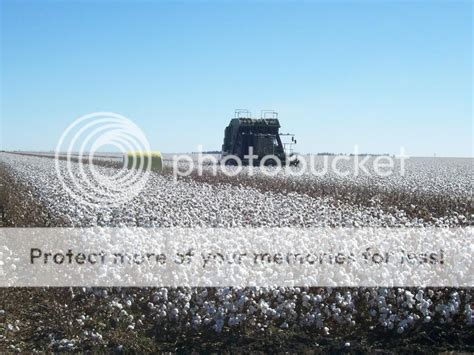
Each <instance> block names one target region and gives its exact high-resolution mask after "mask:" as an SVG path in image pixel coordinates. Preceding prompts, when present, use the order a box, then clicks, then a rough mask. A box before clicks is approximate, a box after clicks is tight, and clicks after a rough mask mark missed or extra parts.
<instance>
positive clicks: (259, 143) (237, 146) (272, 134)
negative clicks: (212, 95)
mask: <svg viewBox="0 0 474 355" xmlns="http://www.w3.org/2000/svg"><path fill="white" fill-rule="evenodd" d="M279 129H280V122H279V120H278V113H277V112H275V111H272V110H263V111H262V114H261V118H260V119H254V118H251V113H250V112H249V111H248V110H240V109H239V110H235V116H234V118H233V119H231V121H230V123H229V125H228V126H227V127H226V128H225V132H224V144H223V145H222V158H223V159H224V158H225V157H226V156H228V155H233V156H237V157H238V158H239V159H240V160H241V161H242V163H243V164H244V165H248V164H249V159H248V158H246V157H245V156H247V157H248V155H249V148H250V147H253V155H254V156H257V157H256V158H254V160H253V164H254V165H260V163H261V162H262V160H265V161H264V165H276V163H277V162H276V160H275V159H274V158H272V157H277V158H278V159H279V160H280V161H281V163H282V165H285V164H286V159H287V158H288V157H292V156H293V155H294V153H293V145H294V144H296V140H295V137H294V134H290V133H287V134H281V133H279ZM281 136H290V137H291V142H289V143H283V142H282V139H281ZM264 157H267V158H265V159H264ZM233 163H234V164H235V161H234V160H231V159H229V160H228V161H226V164H233ZM290 164H291V165H297V164H298V160H297V159H294V158H292V159H291V161H290Z"/></svg>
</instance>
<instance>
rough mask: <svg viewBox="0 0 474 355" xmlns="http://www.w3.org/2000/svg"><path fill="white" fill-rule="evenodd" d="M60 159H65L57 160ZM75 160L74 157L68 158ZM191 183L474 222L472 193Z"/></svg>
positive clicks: (249, 181) (252, 181)
mask: <svg viewBox="0 0 474 355" xmlns="http://www.w3.org/2000/svg"><path fill="white" fill-rule="evenodd" d="M10 154H21V155H28V156H36V157H41V158H53V159H54V158H55V157H54V156H44V155H39V154H30V153H10ZM59 159H60V160H66V158H65V157H60V158H59ZM71 160H72V161H76V162H77V161H78V159H77V158H71ZM82 161H83V163H86V164H89V163H90V162H89V160H88V159H83V160H82ZM93 164H96V165H99V166H103V167H109V168H116V169H120V168H122V163H120V162H118V161H104V160H99V159H95V160H93ZM162 175H164V176H168V177H170V176H172V175H173V170H172V168H171V167H169V166H166V165H165V167H164V169H163V171H162ZM189 180H193V181H196V182H200V183H205V184H210V185H217V186H219V185H230V186H239V187H240V186H245V187H251V188H254V189H256V190H258V191H261V192H278V193H281V194H284V195H288V194H291V193H298V194H302V195H306V196H309V197H313V198H330V199H332V200H333V204H334V205H336V206H337V205H345V204H349V205H355V206H363V207H376V208H377V209H381V210H383V211H384V212H387V213H393V212H397V210H398V211H401V210H402V211H404V212H405V213H406V214H407V216H408V217H410V218H419V219H421V220H423V221H425V222H433V221H434V219H436V218H440V217H456V216H459V215H463V216H465V217H466V218H465V219H464V220H462V221H460V222H459V225H460V226H463V225H472V224H474V221H473V220H472V219H471V216H472V215H474V201H473V199H472V194H470V195H469V196H465V197H460V196H450V195H449V194H439V193H428V192H425V191H405V190H403V189H399V190H390V189H389V190H387V189H385V188H383V187H379V186H371V185H367V186H365V185H355V184H351V183H349V184H344V183H342V182H331V181H328V182H318V183H311V182H308V181H299V180H295V179H283V178H268V177H265V176H259V175H257V176H249V175H245V174H238V175H237V176H228V175H226V174H223V173H222V172H217V174H214V173H212V172H210V171H206V170H205V169H204V170H203V172H202V173H198V172H197V171H196V170H194V171H193V172H192V173H191V174H190V175H189V176H185V177H179V181H189Z"/></svg>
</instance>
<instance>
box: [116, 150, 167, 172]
mask: <svg viewBox="0 0 474 355" xmlns="http://www.w3.org/2000/svg"><path fill="white" fill-rule="evenodd" d="M124 165H125V166H127V168H128V169H133V168H135V169H140V167H142V169H148V168H150V170H152V171H161V170H163V159H162V157H161V153H160V152H128V153H127V154H126V155H124Z"/></svg>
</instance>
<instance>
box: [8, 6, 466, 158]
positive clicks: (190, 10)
mask: <svg viewBox="0 0 474 355" xmlns="http://www.w3.org/2000/svg"><path fill="white" fill-rule="evenodd" d="M1 4H2V5H1V12H2V14H1V31H2V38H1V51H2V53H1V60H2V61H1V65H0V66H1V89H2V91H1V99H2V102H1V123H2V132H1V133H2V134H1V147H2V149H24V150H50V149H54V148H55V146H56V143H57V141H58V139H59V137H60V135H61V133H62V132H63V130H64V129H65V128H66V127H67V126H68V125H69V123H71V122H72V121H73V120H74V119H75V118H77V117H79V116H81V115H84V114H87V113H90V112H94V111H113V112H117V113H120V114H122V115H125V116H127V117H129V118H131V119H132V120H134V121H135V122H136V123H137V124H138V125H139V126H140V127H141V128H142V129H143V130H144V131H145V133H146V134H147V137H148V139H149V141H150V142H151V145H152V148H153V149H158V150H161V151H164V152H186V151H195V150H197V148H196V147H197V145H199V144H202V145H203V146H204V149H207V150H211V149H220V147H221V144H222V139H223V131H224V128H225V126H226V125H227V124H228V122H229V119H230V118H231V117H232V116H233V111H234V109H235V108H248V109H250V110H251V111H252V112H253V113H254V115H255V116H258V115H259V112H260V110H261V109H275V110H276V111H278V112H279V114H280V120H281V124H282V126H283V129H282V130H283V131H285V132H292V133H295V134H296V135H297V139H298V149H297V150H298V151H300V152H305V153H306V152H322V151H328V152H351V151H352V150H353V146H354V144H358V145H359V150H360V151H364V152H372V153H385V152H387V153H397V152H398V151H399V147H400V146H404V147H405V150H406V152H407V153H408V154H409V155H418V156H423V155H424V156H432V155H433V154H434V153H436V154H437V155H438V156H472V135H473V128H472V30H473V27H472V4H471V2H467V1H466V2H448V1H434V2H428V1H418V2H411V1H405V2H387V1H381V2H375V1H359V2H358V1H344V2H342V1H336V2H329V1H327V2H323V1H314V2H311V1H305V2H298V1H264V2H250V1H246V2H239V1H225V2H217V1H199V2H192V1H185V2H164V1H141V2H140V1H120V2H118V1H75V2H74V1H11V0H3V1H1Z"/></svg>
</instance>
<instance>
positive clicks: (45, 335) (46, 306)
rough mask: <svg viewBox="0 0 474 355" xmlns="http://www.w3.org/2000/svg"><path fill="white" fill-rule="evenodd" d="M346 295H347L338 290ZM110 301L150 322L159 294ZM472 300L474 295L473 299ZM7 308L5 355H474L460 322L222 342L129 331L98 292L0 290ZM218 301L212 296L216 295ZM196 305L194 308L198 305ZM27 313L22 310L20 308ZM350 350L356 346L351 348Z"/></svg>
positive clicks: (297, 331) (228, 336)
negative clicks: (58, 354) (43, 354)
mask: <svg viewBox="0 0 474 355" xmlns="http://www.w3.org/2000/svg"><path fill="white" fill-rule="evenodd" d="M336 290H339V291H341V292H343V291H344V289H336ZM109 291H111V294H110V297H113V296H114V295H115V296H120V294H121V293H132V292H133V293H134V294H136V295H137V297H140V298H139V299H138V301H137V302H135V303H134V305H133V306H132V308H131V309H127V311H128V312H129V314H133V315H134V316H135V317H139V316H141V315H142V314H147V312H148V309H147V306H146V305H147V302H148V301H149V298H150V295H151V293H152V291H153V289H109ZM471 292H472V291H471ZM0 296H1V297H0V299H1V300H2V301H1V303H0V306H1V307H2V309H3V310H5V314H4V315H3V316H0V330H5V328H6V325H7V324H16V323H15V322H16V321H17V320H19V323H18V324H19V328H20V329H19V330H18V331H17V332H15V333H11V332H6V331H5V332H4V334H5V335H6V336H5V338H2V339H0V351H2V350H6V349H7V348H8V346H9V345H12V344H14V345H15V346H16V347H19V348H20V349H21V350H22V351H24V352H25V351H28V352H29V351H32V350H33V349H36V350H41V351H48V350H49V351H51V350H53V351H54V350H58V349H57V348H56V347H54V346H51V339H52V338H54V339H56V340H60V339H76V344H77V346H78V347H77V349H76V350H78V351H94V352H96V351H113V350H116V349H117V347H118V346H119V345H121V346H123V349H124V350H126V351H131V352H154V351H172V352H184V353H189V352H193V351H196V352H229V353H235V352H237V353H248V352H262V353H268V352H270V353H275V352H289V353H302V352H307V351H311V352H317V353H319V352H324V353H325V352H328V351H330V352H335V353H336V352H349V351H351V352H371V353H379V354H380V353H383V354H397V353H400V352H410V353H420V354H421V353H426V352H443V351H470V352H472V351H474V345H473V344H474V332H473V327H472V326H467V325H465V324H463V322H462V320H460V319H459V318H460V316H459V317H457V318H455V319H454V320H453V322H452V323H450V324H444V325H443V324H440V323H434V324H429V325H427V324H420V325H418V326H417V327H416V328H415V329H411V330H410V332H409V333H408V334H403V335H399V334H397V333H396V332H395V331H394V330H384V329H380V328H375V329H374V330H370V328H369V326H368V323H367V322H365V321H364V317H366V316H367V315H366V314H365V313H364V312H361V313H360V314H359V317H358V319H357V321H358V324H357V325H356V326H342V327H339V328H335V329H334V330H332V331H331V335H330V336H325V335H322V331H321V329H317V328H316V327H309V328H304V329H303V328H299V327H297V326H294V327H293V328H290V329H288V330H281V329H279V328H278V327H277V326H270V327H268V328H267V329H266V330H265V331H264V332H257V331H255V329H254V328H247V327H245V326H240V327H238V328H235V329H232V330H230V329H224V331H223V333H221V334H216V333H215V331H214V330H212V329H208V330H202V331H199V332H198V331H195V330H186V328H185V327H184V326H183V325H177V326H175V327H173V326H168V327H166V326H164V325H160V324H159V323H157V322H156V321H155V320H154V319H153V318H152V317H149V318H147V317H145V319H144V321H143V325H141V326H140V328H138V329H137V328H136V329H134V331H130V330H128V329H127V324H126V323H125V324H123V323H121V322H117V321H116V319H117V317H118V316H117V314H118V312H119V310H117V309H113V308H111V307H110V306H109V302H110V298H108V299H105V298H101V297H95V296H94V294H93V293H92V292H90V293H84V292H80V291H79V290H78V289H69V288H54V289H52V288H51V289H35V288H9V289H0ZM211 296H212V294H211ZM191 302H192V301H191ZM20 305H21V306H20ZM81 316H86V319H89V318H88V317H89V316H90V317H91V318H90V319H89V320H86V322H85V325H84V326H83V327H77V325H76V320H77V319H80V318H81ZM84 330H87V331H88V332H89V333H90V332H92V331H94V332H99V333H100V334H101V335H102V341H101V342H99V343H97V342H95V341H94V340H92V339H90V337H85V336H84V335H83V334H84ZM346 343H349V344H350V345H349V346H346Z"/></svg>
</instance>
